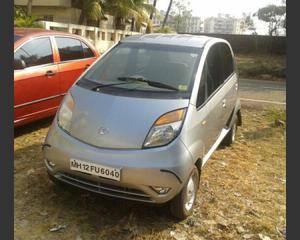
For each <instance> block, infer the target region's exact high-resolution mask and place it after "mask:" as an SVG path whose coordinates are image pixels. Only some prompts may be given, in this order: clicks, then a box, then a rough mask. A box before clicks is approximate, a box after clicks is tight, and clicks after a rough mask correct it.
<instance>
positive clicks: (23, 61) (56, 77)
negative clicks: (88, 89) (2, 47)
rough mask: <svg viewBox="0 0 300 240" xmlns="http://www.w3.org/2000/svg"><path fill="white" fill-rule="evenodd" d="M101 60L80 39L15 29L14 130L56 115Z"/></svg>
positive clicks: (48, 32)
mask: <svg viewBox="0 0 300 240" xmlns="http://www.w3.org/2000/svg"><path fill="white" fill-rule="evenodd" d="M98 57H99V53H98V51H97V50H96V49H95V47H94V46H93V45H92V44H90V43H89V42H88V41H87V40H86V39H84V38H82V37H80V36H78V35H73V34H68V33H64V32H57V31H50V30H43V29H29V28H28V29H26V28H15V30H14V126H15V127H16V126H20V125H23V124H26V123H29V122H32V121H35V120H38V119H42V118H45V117H48V116H52V115H54V114H55V113H56V111H57V109H58V107H59V105H60V102H61V100H62V98H63V96H64V95H65V93H66V92H67V91H68V89H69V88H70V87H71V86H72V84H73V83H74V82H75V80H76V79H77V78H78V77H79V76H80V75H81V74H82V72H83V71H85V70H86V69H87V68H88V67H89V66H90V65H91V64H92V63H93V62H94V61H95V60H96V59H97V58H98Z"/></svg>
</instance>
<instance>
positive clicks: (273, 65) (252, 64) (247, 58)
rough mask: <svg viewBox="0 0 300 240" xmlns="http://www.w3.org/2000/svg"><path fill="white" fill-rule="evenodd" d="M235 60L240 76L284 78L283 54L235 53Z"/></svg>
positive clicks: (284, 63)
mask: <svg viewBox="0 0 300 240" xmlns="http://www.w3.org/2000/svg"><path fill="white" fill-rule="evenodd" d="M236 61H237V65H238V70H239V73H240V77H241V78H255V79H262V80H285V79H286V57H285V56H280V55H259V54H257V55H245V54H237V55H236Z"/></svg>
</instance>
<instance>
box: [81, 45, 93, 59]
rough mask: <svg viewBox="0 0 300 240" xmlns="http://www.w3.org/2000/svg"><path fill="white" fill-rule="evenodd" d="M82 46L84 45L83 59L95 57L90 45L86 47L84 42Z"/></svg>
mask: <svg viewBox="0 0 300 240" xmlns="http://www.w3.org/2000/svg"><path fill="white" fill-rule="evenodd" d="M81 45H82V50H83V57H84V58H91V57H95V54H94V52H93V51H92V49H90V48H89V46H88V45H86V44H85V43H84V42H81Z"/></svg>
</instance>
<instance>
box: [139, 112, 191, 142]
mask: <svg viewBox="0 0 300 240" xmlns="http://www.w3.org/2000/svg"><path fill="white" fill-rule="evenodd" d="M185 113H186V108H183V109H178V110H176V111H173V112H169V113H166V114H164V115H162V116H161V117H160V118H159V119H157V120H156V122H155V123H154V125H153V127H152V128H151V130H150V132H149V133H148V136H147V137H146V140H145V142H144V145H143V147H144V148H149V147H158V146H164V145H166V144H168V143H170V142H171V141H172V140H173V139H175V138H176V137H177V136H178V134H179V133H180V130H181V126H182V123H183V120H184V117H185Z"/></svg>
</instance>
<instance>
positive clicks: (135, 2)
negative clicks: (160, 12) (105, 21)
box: [104, 0, 155, 30]
mask: <svg viewBox="0 0 300 240" xmlns="http://www.w3.org/2000/svg"><path fill="white" fill-rule="evenodd" d="M104 9H105V10H106V11H107V12H108V13H109V14H111V15H113V16H114V17H115V28H116V29H125V26H126V19H131V20H132V28H134V25H136V28H137V29H138V28H139V27H140V26H141V23H142V22H148V21H149V16H148V15H147V13H151V12H152V11H154V10H155V8H154V7H153V6H152V5H151V4H147V3H145V1H144V0H114V1H109V0H107V1H105V4H104ZM132 30H133V29H132Z"/></svg>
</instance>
